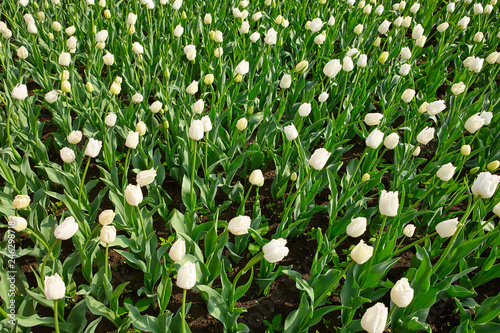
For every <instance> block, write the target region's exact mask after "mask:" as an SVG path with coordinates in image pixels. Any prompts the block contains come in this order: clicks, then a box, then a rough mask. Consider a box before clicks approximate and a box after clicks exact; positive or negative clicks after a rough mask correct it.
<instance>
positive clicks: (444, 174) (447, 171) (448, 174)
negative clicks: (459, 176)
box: [436, 163, 457, 182]
mask: <svg viewBox="0 0 500 333" xmlns="http://www.w3.org/2000/svg"><path fill="white" fill-rule="evenodd" d="M456 169H457V168H456V167H454V166H453V164H451V163H448V164H445V165H443V166H442V167H441V168H439V170H438V171H437V172H436V176H437V177H438V178H439V179H441V180H442V181H444V182H447V181H449V180H450V179H451V178H452V177H453V174H454V173H455V170H456Z"/></svg>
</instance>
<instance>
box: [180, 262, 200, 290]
mask: <svg viewBox="0 0 500 333" xmlns="http://www.w3.org/2000/svg"><path fill="white" fill-rule="evenodd" d="M176 284H177V287H179V288H182V289H191V288H193V287H194V286H195V285H196V266H195V264H193V263H192V262H189V261H188V262H186V263H185V264H184V265H182V267H181V268H179V271H178V272H177V282H176Z"/></svg>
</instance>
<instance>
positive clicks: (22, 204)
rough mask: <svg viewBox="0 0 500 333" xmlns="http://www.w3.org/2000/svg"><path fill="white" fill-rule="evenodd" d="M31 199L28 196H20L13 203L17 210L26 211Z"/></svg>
mask: <svg viewBox="0 0 500 333" xmlns="http://www.w3.org/2000/svg"><path fill="white" fill-rule="evenodd" d="M30 202H31V199H30V197H29V196H27V195H22V194H18V195H16V197H15V198H14V200H13V201H12V205H13V206H14V208H15V209H24V208H26V207H28V206H29V205H30Z"/></svg>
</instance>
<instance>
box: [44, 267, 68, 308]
mask: <svg viewBox="0 0 500 333" xmlns="http://www.w3.org/2000/svg"><path fill="white" fill-rule="evenodd" d="M43 293H44V294H45V298H46V299H48V300H49V301H52V300H58V299H61V298H64V295H65V294H66V286H65V284H64V281H63V280H62V278H61V277H60V276H59V274H57V273H56V274H54V275H52V276H45V280H44V288H43Z"/></svg>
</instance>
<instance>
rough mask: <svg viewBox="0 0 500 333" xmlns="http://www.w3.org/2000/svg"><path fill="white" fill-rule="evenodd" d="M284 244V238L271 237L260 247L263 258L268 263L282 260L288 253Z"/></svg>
mask: <svg viewBox="0 0 500 333" xmlns="http://www.w3.org/2000/svg"><path fill="white" fill-rule="evenodd" d="M285 245H286V239H284V238H279V239H273V240H271V241H270V242H269V243H267V244H266V245H264V246H263V247H262V252H264V259H266V260H267V261H268V262H270V263H275V262H278V261H281V260H283V258H284V257H286V256H287V255H288V251H289V250H288V248H287V247H286V246H285Z"/></svg>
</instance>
